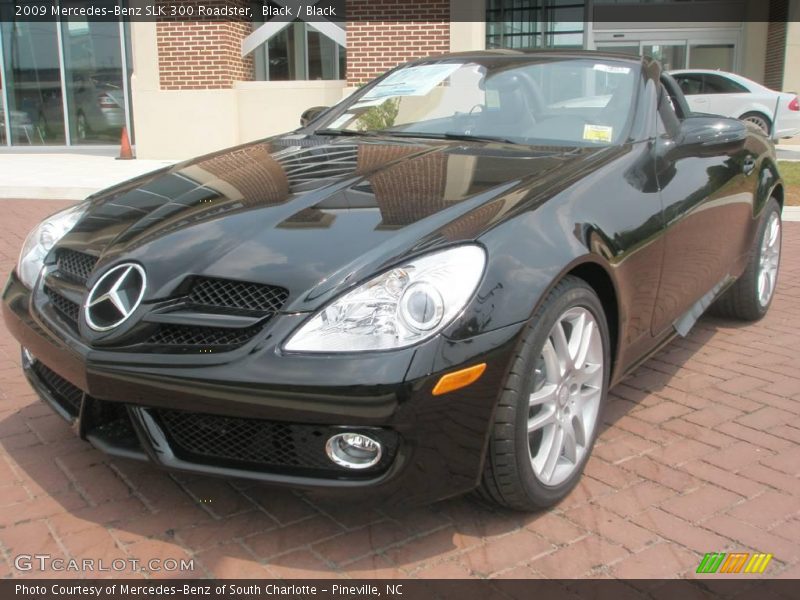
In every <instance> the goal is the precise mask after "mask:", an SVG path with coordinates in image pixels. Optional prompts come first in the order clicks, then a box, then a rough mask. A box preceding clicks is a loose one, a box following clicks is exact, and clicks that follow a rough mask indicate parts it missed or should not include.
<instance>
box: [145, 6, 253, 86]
mask: <svg viewBox="0 0 800 600" xmlns="http://www.w3.org/2000/svg"><path fill="white" fill-rule="evenodd" d="M228 3H229V2H227V1H226V0H204V1H203V3H202V4H203V5H204V6H207V7H214V6H217V5H219V6H225V5H226V4H228ZM158 4H165V5H167V6H173V5H184V6H192V5H194V7H195V12H196V10H197V9H196V7H197V5H198V4H199V2H198V1H197V0H169V1H167V0H159V2H158ZM233 4H241V5H245V4H246V2H245V0H236V1H235V2H233ZM251 32H252V25H251V24H250V23H245V22H241V23H238V22H214V21H192V22H179V21H177V20H171V19H169V18H168V17H167V18H162V19H160V20H159V21H158V23H156V35H157V41H158V67H159V75H160V77H159V79H160V84H161V89H164V90H202V89H225V88H230V87H232V86H233V83H234V82H235V81H250V80H252V79H253V58H252V56H247V57H244V58H242V39H244V38H245V37H246V36H247V35H248V34H250V33H251Z"/></svg>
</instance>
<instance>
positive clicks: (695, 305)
mask: <svg viewBox="0 0 800 600" xmlns="http://www.w3.org/2000/svg"><path fill="white" fill-rule="evenodd" d="M782 202H783V187H782V183H781V179H780V176H779V173H778V170H777V167H776V160H775V152H774V148H773V146H772V144H771V142H770V141H769V140H768V139H767V138H766V137H765V135H764V134H763V133H762V132H761V131H760V130H758V128H757V127H755V126H753V125H752V124H749V123H745V122H741V121H738V120H734V119H728V118H724V117H720V116H714V115H706V114H695V113H692V112H690V110H689V107H688V105H687V103H686V100H685V99H684V97H683V95H682V93H681V90H680V88H679V86H678V85H677V84H676V83H675V81H674V80H673V79H672V78H671V77H670V76H669V75H668V74H666V73H664V72H663V71H662V69H661V66H660V65H659V64H658V63H657V62H655V61H652V60H649V59H646V58H645V59H639V58H636V59H633V58H630V57H625V56H622V55H619V56H617V55H610V54H598V53H589V52H574V53H573V52H569V53H565V52H532V53H524V52H516V51H489V52H477V53H466V54H454V55H447V56H440V57H437V58H433V59H426V60H419V61H415V62H412V63H409V64H405V65H401V66H400V67H398V68H396V69H393V70H391V71H389V72H388V73H386V74H384V75H383V76H381V77H380V78H378V79H376V80H375V81H373V82H372V83H370V84H368V85H366V86H364V87H363V88H361V89H360V90H358V91H357V92H356V93H355V94H353V95H352V96H351V97H349V98H348V99H346V100H344V101H343V102H341V103H340V104H338V105H337V106H334V107H332V108H327V107H321V108H316V109H313V110H309V111H307V112H306V114H305V115H304V124H303V126H302V127H301V128H300V129H298V130H296V131H294V132H292V133H290V134H287V135H281V136H276V137H272V138H269V139H265V140H260V141H257V142H253V143H249V144H245V145H243V146H239V147H236V148H232V149H229V150H225V151H221V152H217V153H214V154H210V155H207V156H203V157H200V158H197V159H193V160H190V161H186V162H183V163H181V164H178V165H175V166H172V167H169V168H166V169H163V170H161V171H159V172H155V173H152V174H149V175H146V176H143V177H141V178H138V179H135V180H132V181H129V182H127V183H124V184H121V185H119V186H116V187H113V188H110V189H107V190H104V191H102V192H100V193H97V194H94V195H93V196H91V197H90V198H88V199H87V200H86V201H85V202H82V203H79V204H77V205H75V206H73V207H72V208H69V209H68V210H66V211H63V212H60V213H58V214H55V215H53V216H51V217H50V218H48V219H46V220H45V221H44V222H42V223H41V224H40V225H39V226H37V227H36V229H35V230H34V231H33V232H31V234H30V235H29V237H28V238H27V240H26V242H25V245H24V248H23V249H22V252H21V255H20V259H19V264H18V266H17V268H16V269H15V270H14V272H13V273H12V274H11V276H10V279H9V282H8V284H7V286H6V288H5V292H4V295H3V311H4V316H5V320H6V323H7V324H8V327H9V329H10V330H11V332H12V333H13V335H14V336H15V337H16V338H17V339H18V340H19V342H20V344H21V346H22V364H23V368H24V371H25V374H26V375H27V377H28V379H29V380H30V382H31V384H32V385H33V387H34V388H35V390H36V391H37V392H38V394H39V395H40V396H41V397H42V398H43V399H44V400H45V401H46V402H47V403H48V404H49V405H50V406H51V407H52V408H53V409H54V410H55V411H56V412H58V413H59V414H60V415H62V416H63V417H64V418H65V419H68V420H69V421H70V422H72V423H73V424H74V427H75V429H76V432H77V434H78V435H80V436H81V437H83V438H85V439H86V440H87V441H88V442H90V443H91V444H93V445H94V446H96V447H97V448H99V449H101V450H103V451H105V452H108V453H110V454H113V455H118V456H124V457H129V458H134V459H141V460H149V461H152V462H153V463H155V464H157V465H159V466H162V467H165V468H170V469H177V470H183V471H190V472H196V473H206V474H212V475H221V476H230V477H240V478H248V479H254V480H260V481H263V482H266V483H271V484H281V485H290V486H294V487H297V488H303V489H316V490H324V491H327V492H331V493H340V494H344V495H345V497H351V498H356V497H359V498H360V497H362V496H363V497H369V498H373V497H374V498H375V500H374V501H375V502H379V501H380V502H395V503H404V504H407V503H412V502H427V501H432V500H436V499H440V498H445V497H448V496H452V495H455V494H460V493H463V492H466V491H469V490H472V489H474V488H479V490H480V491H481V493H482V494H483V495H484V496H485V497H486V498H489V499H491V500H494V501H495V502H497V503H499V504H502V505H505V506H508V507H512V508H516V509H522V510H532V509H536V508H539V507H544V506H548V505H551V504H553V503H555V502H557V501H558V500H560V499H561V498H563V497H564V496H565V495H566V494H567V493H568V492H569V491H570V489H571V488H572V487H573V486H574V485H575V484H576V483H577V481H578V479H579V478H580V476H581V473H582V471H583V468H584V465H585V464H586V462H587V460H588V459H589V455H590V453H591V450H592V446H593V444H594V441H595V439H596V437H597V435H598V432H599V431H600V429H601V427H602V422H603V421H602V415H603V407H604V404H605V403H606V397H607V393H608V390H609V387H610V386H612V385H614V384H615V383H616V382H618V381H620V379H621V378H622V377H623V376H625V374H626V373H628V372H630V371H631V370H632V369H633V368H635V367H636V365H637V364H639V363H640V362H641V361H642V360H644V359H645V358H646V357H647V356H649V355H650V354H652V353H653V352H654V351H655V350H657V349H658V348H659V347H661V346H662V345H664V344H665V343H667V342H668V341H669V340H670V339H671V338H672V337H673V336H675V335H685V334H686V333H687V332H688V331H689V330H690V328H691V327H692V325H693V324H694V322H695V321H696V320H697V319H698V318H699V317H700V315H702V314H703V312H704V311H705V310H706V309H707V308H709V307H711V308H712V309H713V310H715V311H716V312H717V313H719V314H722V315H727V316H729V317H735V318H741V319H746V320H756V319H759V318H760V317H762V316H763V315H764V314H765V313H766V311H767V309H768V308H769V306H770V303H771V301H772V298H773V295H774V292H775V287H776V279H777V273H778V266H779V260H780V247H781V209H782Z"/></svg>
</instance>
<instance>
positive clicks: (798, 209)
mask: <svg viewBox="0 0 800 600" xmlns="http://www.w3.org/2000/svg"><path fill="white" fill-rule="evenodd" d="M783 220H784V221H800V206H784V207H783Z"/></svg>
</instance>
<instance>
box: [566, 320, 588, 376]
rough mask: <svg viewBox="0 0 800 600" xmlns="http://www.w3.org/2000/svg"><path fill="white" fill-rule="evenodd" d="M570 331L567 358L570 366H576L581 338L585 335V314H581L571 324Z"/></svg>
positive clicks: (581, 344)
mask: <svg viewBox="0 0 800 600" xmlns="http://www.w3.org/2000/svg"><path fill="white" fill-rule="evenodd" d="M570 324H571V325H572V330H571V331H570V334H569V357H570V359H571V360H572V365H573V366H576V367H577V365H578V356H579V355H580V352H581V348H583V338H584V336H585V335H586V333H587V331H586V329H587V325H586V313H585V312H581V314H580V315H579V316H578V318H577V319H574V320H573V321H572V322H571V323H570Z"/></svg>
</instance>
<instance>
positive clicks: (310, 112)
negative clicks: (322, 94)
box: [300, 106, 330, 127]
mask: <svg viewBox="0 0 800 600" xmlns="http://www.w3.org/2000/svg"><path fill="white" fill-rule="evenodd" d="M329 108H330V106H314V107H312V108H309V109H307V110H306V111H305V112H303V114H302V115H300V127H305V126H306V125H308V124H309V123H311V121H314V120H316V119H317V118H319V117H320V116H321V115H322V113H324V112H326V111H327V110H328V109H329Z"/></svg>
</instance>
